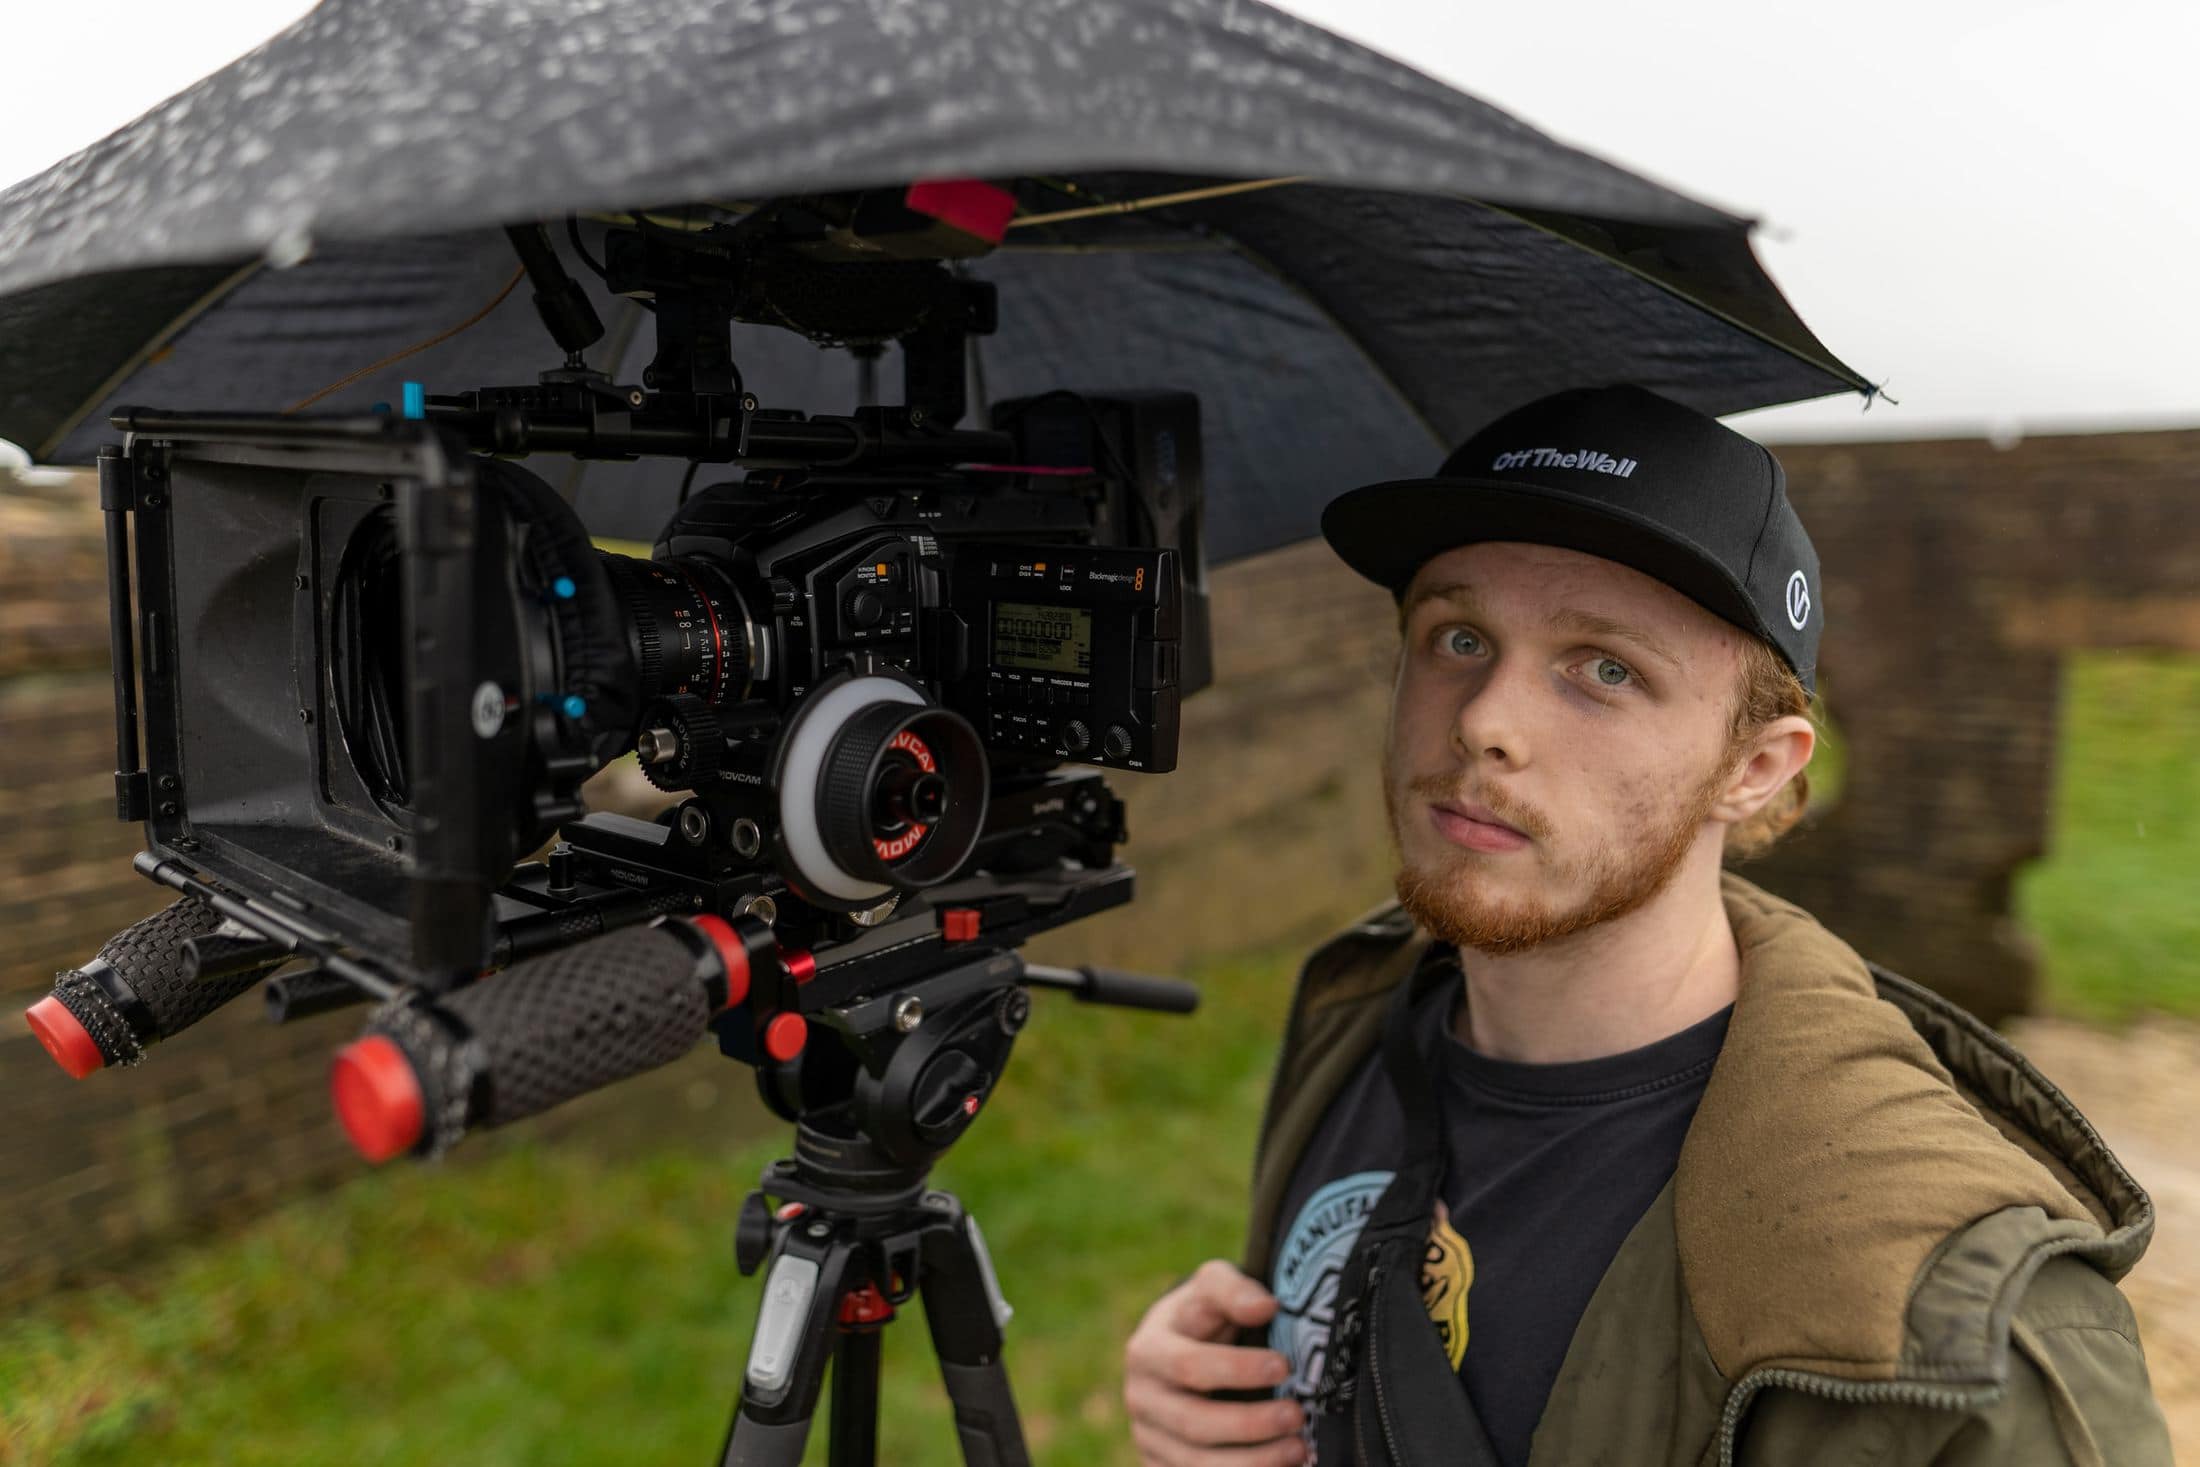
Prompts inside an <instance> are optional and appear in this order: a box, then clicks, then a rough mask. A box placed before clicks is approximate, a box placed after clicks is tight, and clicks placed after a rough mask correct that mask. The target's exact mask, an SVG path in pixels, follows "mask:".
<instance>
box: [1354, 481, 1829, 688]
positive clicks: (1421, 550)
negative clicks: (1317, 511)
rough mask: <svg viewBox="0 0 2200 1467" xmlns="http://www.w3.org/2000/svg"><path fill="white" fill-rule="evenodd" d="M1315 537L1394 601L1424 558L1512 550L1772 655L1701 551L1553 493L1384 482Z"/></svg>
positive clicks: (1616, 513) (1753, 615)
mask: <svg viewBox="0 0 2200 1467" xmlns="http://www.w3.org/2000/svg"><path fill="white" fill-rule="evenodd" d="M1322 536H1323V538H1325V539H1327V540H1328V541H1329V544H1330V547H1331V548H1332V549H1334V550H1335V551H1336V552H1337V555H1338V557H1339V558H1340V559H1342V560H1343V561H1344V563H1345V564H1346V565H1349V566H1351V567H1352V568H1353V569H1354V570H1356V571H1358V572H1359V573H1360V574H1361V575H1363V576H1365V577H1367V578H1368V579H1369V580H1371V581H1373V582H1375V583H1376V584H1377V585H1379V586H1387V587H1388V588H1389V589H1390V592H1391V594H1392V595H1394V596H1402V595H1403V594H1404V593H1405V589H1406V587H1407V585H1408V584H1410V583H1411V582H1412V580H1413V576H1414V573H1415V572H1416V571H1418V570H1420V568H1421V567H1422V566H1423V565H1426V564H1427V563H1428V561H1429V560H1430V559H1431V558H1432V557H1434V556H1436V555H1440V554H1442V553H1443V552H1444V551H1446V550H1451V549H1456V548H1457V547H1459V546H1461V545H1480V544H1484V543H1487V542H1489V541H1496V540H1512V541H1521V542H1525V543H1527V544H1530V545H1556V546H1560V547H1561V548H1563V549H1567V550H1579V551H1581V552H1582V553H1583V554H1585V555H1594V556H1597V557H1599V558H1601V559H1604V560H1611V561H1617V562H1618V563H1619V564H1621V565H1624V566H1630V567H1632V568H1633V569H1635V570H1639V571H1641V572H1642V573H1643V574H1644V575H1646V576H1649V577H1651V578H1653V579H1655V580H1659V581H1663V582H1664V583H1665V584H1666V585H1668V586H1671V587H1672V588H1673V589H1674V590H1676V591H1678V592H1680V593H1681V594H1682V595H1684V596H1686V597H1688V598H1689V599H1690V600H1691V601H1694V602H1695V603H1696V604H1697V605H1699V606H1701V607H1703V608H1704V610H1706V611H1708V612H1710V613H1711V614H1712V615H1714V616H1717V617H1719V618H1721V619H1722V620H1725V621H1729V622H1732V623H1733V624H1734V625H1736V626H1739V627H1741V628H1743V629H1744V630H1745V631H1751V632H1755V633H1756V634H1757V635H1758V636H1759V637H1761V638H1763V639H1764V640H1765V641H1767V642H1770V643H1772V644H1773V646H1775V647H1778V646H1779V639H1778V638H1777V637H1776V636H1774V635H1773V632H1772V629H1771V628H1770V627H1768V626H1766V625H1765V623H1764V619H1763V618H1762V617H1760V616H1759V615H1758V613H1757V608H1756V606H1755V604H1754V603H1753V602H1752V601H1751V600H1750V597H1749V593H1748V591H1747V590H1745V589H1744V588H1743V586H1742V584H1741V582H1739V581H1737V580H1736V579H1735V578H1734V576H1733V575H1732V573H1731V572H1729V571H1728V570H1727V569H1726V567H1725V566H1723V565H1721V564H1720V563H1719V562H1718V561H1717V560H1716V559H1714V558H1713V557H1712V556H1711V554H1710V552H1708V551H1706V550H1705V549H1704V548H1703V547H1702V546H1700V545H1697V544H1696V543H1695V542H1694V541H1692V540H1690V539H1688V538H1687V537H1686V536H1684V535H1679V534H1676V533H1674V532H1673V531H1672V530H1670V529H1668V528H1667V527H1666V526H1664V525H1660V524H1657V523H1655V522H1653V521H1651V520H1648V519H1645V518H1644V517H1643V516H1641V515H1638V514H1634V513H1632V512H1630V511H1628V510H1625V509H1621V508H1619V507H1617V506H1614V505H1611V504H1607V503H1605V502H1603V501H1601V500H1595V499H1588V498H1584V497H1582V496H1579V495H1573V494H1567V493H1565V492H1563V491H1562V490H1557V489H1545V488H1542V487H1540V486H1538V487H1533V488H1531V487H1528V486H1524V485H1520V484H1504V483H1497V482H1493V481H1491V480H1488V479H1463V478H1462V479H1394V480H1390V481H1387V482H1384V483H1381V484H1369V485H1366V486H1364V487H1362V488H1359V489H1353V490H1349V491H1347V492H1346V493H1343V494H1340V495H1338V496H1337V497H1336V498H1335V499H1333V500H1331V501H1330V503H1329V507H1328V508H1326V509H1324V510H1323V511H1322ZM1782 655H1783V656H1785V655H1786V654H1785V653H1783V654H1782Z"/></svg>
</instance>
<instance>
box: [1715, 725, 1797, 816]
mask: <svg viewBox="0 0 2200 1467" xmlns="http://www.w3.org/2000/svg"><path fill="white" fill-rule="evenodd" d="M1817 747H1818V731H1817V730H1816V729H1815V728H1813V727H1811V722H1810V720H1809V719H1807V718H1804V717H1801V716H1800V715H1797V714H1789V715H1788V716H1787V717H1785V718H1775V719H1774V720H1772V722H1770V723H1768V724H1766V725H1765V726H1764V727H1763V728H1761V729H1759V730H1757V732H1756V734H1755V735H1754V736H1752V737H1751V739H1750V740H1749V742H1748V743H1747V744H1745V745H1744V746H1743V747H1742V751H1741V755H1740V762H1739V763H1738V764H1736V765H1735V766H1734V770H1733V772H1732V773H1731V774H1729V775H1728V776H1727V781H1726V787H1725V789H1724V790H1722V791H1721V792H1720V795H1719V799H1718V803H1716V804H1714V805H1713V806H1712V807H1711V818H1712V819H1714V820H1718V821H1723V822H1724V823H1726V824H1728V825H1739V824H1741V823H1742V822H1743V821H1744V820H1747V819H1748V818H1749V817H1750V816H1752V815H1754V814H1756V813H1757V812H1758V811H1759V810H1762V809H1763V808H1764V807H1765V806H1766V805H1768V804H1770V803H1771V802H1772V798H1773V796H1775V795H1777V794H1779V793H1780V791H1781V790H1783V789H1785V788H1786V787H1787V782H1788V781H1789V780H1791V779H1793V778H1795V776H1796V775H1798V774H1800V773H1802V771H1803V766H1805V765H1806V764H1808V763H1810V756H1811V751H1812V750H1814V749H1816V748H1817Z"/></svg>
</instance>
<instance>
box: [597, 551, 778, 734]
mask: <svg viewBox="0 0 2200 1467" xmlns="http://www.w3.org/2000/svg"><path fill="white" fill-rule="evenodd" d="M602 558H603V566H604V569H605V570H606V571H607V572H609V573H610V576H611V584H612V586H613V587H614V588H616V589H617V591H618V593H619V599H620V600H621V602H622V603H623V604H624V605H625V607H626V613H627V639H628V641H629V643H630V644H631V645H632V647H633V650H634V660H635V664H636V666H637V667H638V668H639V669H640V671H641V688H640V693H641V698H640V701H641V702H642V703H644V704H647V703H648V702H649V701H650V700H652V699H654V698H657V697H659V696H661V695H663V694H666V693H687V694H690V695H692V696H694V697H697V698H701V699H702V700H703V701H704V702H706V703H709V704H710V705H712V706H713V707H717V706H721V705H723V704H728V703H738V702H740V701H742V700H743V699H745V698H747V697H748V696H749V694H750V692H751V691H752V690H753V688H754V687H755V685H756V683H757V682H758V681H760V680H762V679H764V678H766V677H768V676H769V666H768V662H769V656H768V651H769V648H768V643H767V641H766V639H765V635H764V633H763V632H762V631H761V630H760V629H759V628H758V627H757V625H756V623H755V622H754V620H752V619H751V617H750V615H749V609H748V603H747V601H746V600H745V599H744V598H743V597H742V595H741V592H740V590H739V588H737V587H736V586H735V585H734V584H733V580H732V578H731V577H730V576H728V575H727V574H726V572H725V569H724V568H723V567H722V566H720V565H718V564H717V563H716V562H714V561H709V560H705V559H703V558H702V557H700V556H692V555H690V556H679V557H676V558H674V559H671V560H636V559H634V558H633V557H632V556H627V555H613V554H610V553H609V552H603V553H602Z"/></svg>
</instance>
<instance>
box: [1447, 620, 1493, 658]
mask: <svg viewBox="0 0 2200 1467" xmlns="http://www.w3.org/2000/svg"><path fill="white" fill-rule="evenodd" d="M1436 645H1437V647H1438V649H1440V650H1441V651H1444V652H1448V653H1450V654H1451V655H1452V656H1454V657H1472V656H1474V655H1475V654H1476V653H1478V652H1480V651H1481V650H1482V639H1481V638H1480V637H1478V636H1476V635H1475V634H1474V633H1472V632H1470V631H1468V630H1467V629H1466V628H1465V627H1446V628H1444V630H1442V631H1441V632H1438V633H1437V634H1436Z"/></svg>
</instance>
